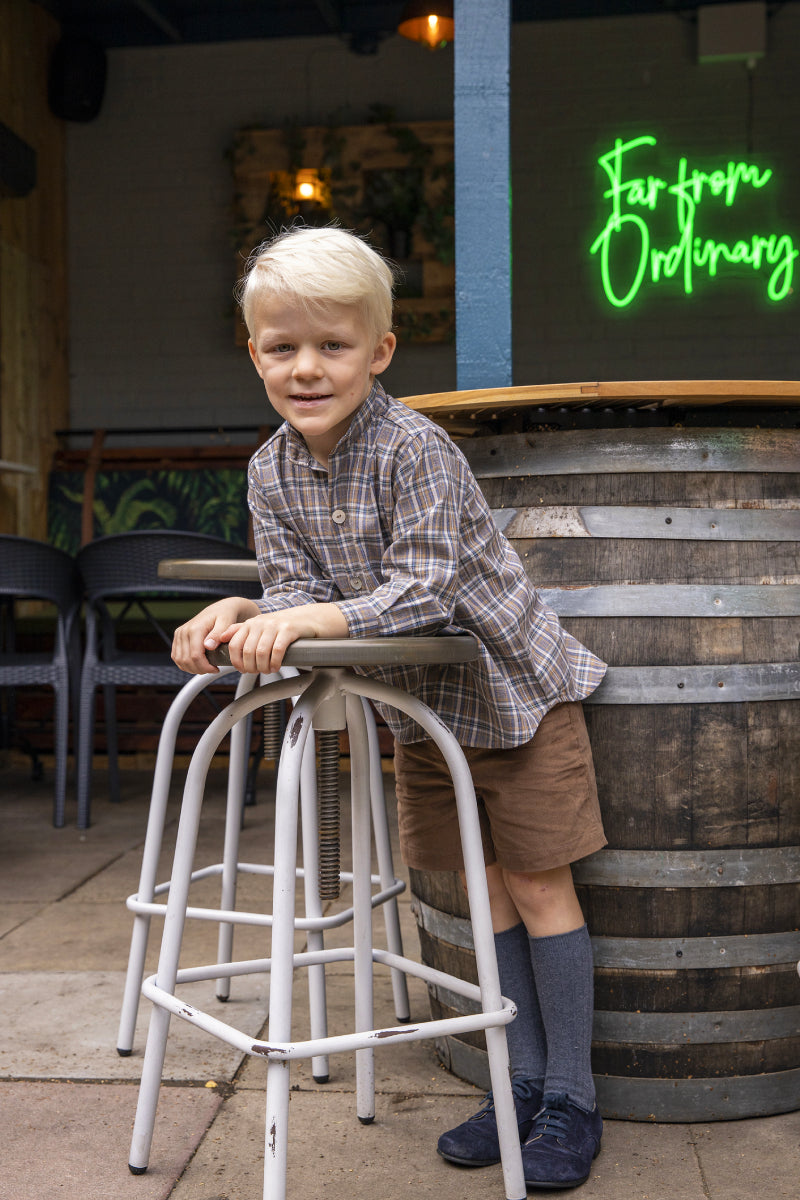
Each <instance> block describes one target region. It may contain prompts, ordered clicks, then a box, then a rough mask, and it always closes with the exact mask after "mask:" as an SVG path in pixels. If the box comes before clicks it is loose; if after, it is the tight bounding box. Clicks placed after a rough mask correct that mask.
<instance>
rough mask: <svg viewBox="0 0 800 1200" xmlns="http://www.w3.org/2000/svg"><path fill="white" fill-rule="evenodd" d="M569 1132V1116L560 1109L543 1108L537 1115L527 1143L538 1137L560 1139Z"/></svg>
mask: <svg viewBox="0 0 800 1200" xmlns="http://www.w3.org/2000/svg"><path fill="white" fill-rule="evenodd" d="M568 1132H569V1116H568V1114H567V1113H565V1112H564V1110H563V1109H562V1108H543V1109H542V1111H541V1112H540V1113H539V1114H538V1115H537V1117H536V1122H535V1124H534V1126H533V1129H532V1130H531V1132H530V1135H529V1137H528V1141H529V1142H531V1141H533V1139H534V1138H540V1137H556V1138H557V1137H560V1136H561V1135H562V1134H566V1133H568Z"/></svg>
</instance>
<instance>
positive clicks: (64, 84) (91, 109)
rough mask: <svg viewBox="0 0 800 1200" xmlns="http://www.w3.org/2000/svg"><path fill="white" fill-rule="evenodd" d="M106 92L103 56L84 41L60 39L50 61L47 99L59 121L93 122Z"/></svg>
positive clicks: (103, 54) (80, 39) (98, 47)
mask: <svg viewBox="0 0 800 1200" xmlns="http://www.w3.org/2000/svg"><path fill="white" fill-rule="evenodd" d="M105 90H106V53H105V50H104V49H103V47H102V46H98V45H97V43H96V42H91V41H89V40H88V39H86V38H77V37H68V36H64V37H62V38H61V40H60V42H59V43H58V45H57V46H56V48H55V50H54V51H53V57H52V59H51V60H50V74H49V78H48V89H47V97H48V102H49V104H50V111H51V112H52V113H53V115H54V116H56V117H60V118H61V120H62V121H93V120H94V119H95V117H96V116H97V114H98V113H99V112H100V108H101V106H102V104H103V96H104V94H105Z"/></svg>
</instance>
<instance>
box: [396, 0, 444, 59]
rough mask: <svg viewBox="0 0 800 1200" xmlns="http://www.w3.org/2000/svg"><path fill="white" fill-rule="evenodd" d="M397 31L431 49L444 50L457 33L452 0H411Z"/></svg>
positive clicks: (405, 8) (402, 14) (401, 17)
mask: <svg viewBox="0 0 800 1200" xmlns="http://www.w3.org/2000/svg"><path fill="white" fill-rule="evenodd" d="M397 32H398V33H401V34H402V35H403V37H407V38H410V39H411V41H412V42H422V44H423V46H427V47H428V48H429V49H430V50H442V49H444V47H445V46H446V45H447V43H448V42H452V40H453V35H454V34H455V21H454V19H453V4H452V0H409V2H408V4H406V6H405V7H404V9H403V11H402V13H401V14H400V24H399V25H398V26H397Z"/></svg>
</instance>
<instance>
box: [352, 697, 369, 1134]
mask: <svg viewBox="0 0 800 1200" xmlns="http://www.w3.org/2000/svg"><path fill="white" fill-rule="evenodd" d="M347 731H348V735H349V738H350V790H351V810H352V824H353V953H354V957H353V973H354V983H355V1030H356V1033H363V1032H364V1031H365V1030H367V1029H372V1028H374V1024H375V1018H374V1011H373V1010H374V983H373V958H372V871H371V865H372V864H371V858H372V836H371V832H372V831H371V823H370V754H369V738H368V734H367V722H366V718H365V716H364V709H363V706H362V704H361V703H360V702H359V701H358V700H357V699H355V698H354V697H348V698H347ZM356 1110H357V1113H358V1119H359V1121H360V1122H361V1124H362V1125H369V1124H371V1122H372V1121H374V1120H375V1055H374V1052H373V1050H371V1049H369V1050H356Z"/></svg>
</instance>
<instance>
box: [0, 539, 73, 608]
mask: <svg viewBox="0 0 800 1200" xmlns="http://www.w3.org/2000/svg"><path fill="white" fill-rule="evenodd" d="M81 593H82V589H81V583H80V576H79V574H78V567H77V564H76V562H75V559H74V558H72V556H71V555H69V554H65V553H64V551H63V550H58V549H56V547H55V546H50V545H49V544H48V543H47V542H39V541H36V540H35V539H33V538H23V537H14V536H12V535H11V534H0V596H10V597H18V598H20V599H23V598H24V599H30V600H49V601H50V603H51V604H55V605H56V607H57V608H58V609H59V611H60V612H61V613H62V615H63V616H65V617H69V616H70V615H71V614H72V613H73V612H74V611H75V610H76V609H77V607H78V604H79V603H80V598H81Z"/></svg>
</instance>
